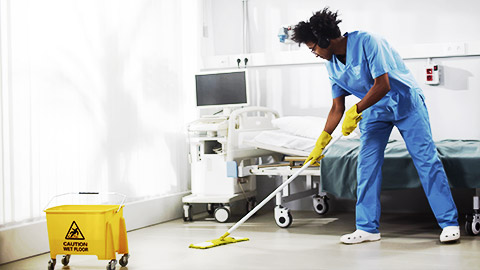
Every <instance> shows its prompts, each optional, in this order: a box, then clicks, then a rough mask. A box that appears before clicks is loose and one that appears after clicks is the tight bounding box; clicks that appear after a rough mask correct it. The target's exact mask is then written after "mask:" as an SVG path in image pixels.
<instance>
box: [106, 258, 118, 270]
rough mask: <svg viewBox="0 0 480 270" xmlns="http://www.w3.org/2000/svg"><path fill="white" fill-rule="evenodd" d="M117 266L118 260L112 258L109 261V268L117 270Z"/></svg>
mask: <svg viewBox="0 0 480 270" xmlns="http://www.w3.org/2000/svg"><path fill="white" fill-rule="evenodd" d="M116 267H117V260H111V261H109V262H108V265H107V270H115V268H116Z"/></svg>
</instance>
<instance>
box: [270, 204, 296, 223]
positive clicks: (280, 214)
mask: <svg viewBox="0 0 480 270" xmlns="http://www.w3.org/2000/svg"><path fill="white" fill-rule="evenodd" d="M274 212H275V223H277V225H278V227H280V228H288V227H290V225H292V222H293V217H292V214H291V213H290V209H288V208H286V207H283V206H281V205H278V206H276V207H275V210H274Z"/></svg>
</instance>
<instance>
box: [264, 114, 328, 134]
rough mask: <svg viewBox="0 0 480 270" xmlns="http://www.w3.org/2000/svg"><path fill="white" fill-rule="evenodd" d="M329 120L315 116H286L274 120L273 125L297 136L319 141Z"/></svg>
mask: <svg viewBox="0 0 480 270" xmlns="http://www.w3.org/2000/svg"><path fill="white" fill-rule="evenodd" d="M326 122H327V119H325V118H322V117H314V116H286V117H280V118H276V119H273V120H272V124H273V125H274V126H275V127H277V128H279V129H281V130H283V131H286V132H288V133H290V134H293V135H296V136H302V137H307V138H311V139H315V140H316V139H317V138H318V136H320V134H321V133H322V131H323V129H324V128H325V123H326Z"/></svg>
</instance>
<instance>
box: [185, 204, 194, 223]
mask: <svg viewBox="0 0 480 270" xmlns="http://www.w3.org/2000/svg"><path fill="white" fill-rule="evenodd" d="M183 221H193V216H192V206H191V205H190V204H184V205H183Z"/></svg>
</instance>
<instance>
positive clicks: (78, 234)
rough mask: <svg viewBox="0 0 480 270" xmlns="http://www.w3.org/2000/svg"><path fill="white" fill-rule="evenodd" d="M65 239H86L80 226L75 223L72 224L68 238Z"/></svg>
mask: <svg viewBox="0 0 480 270" xmlns="http://www.w3.org/2000/svg"><path fill="white" fill-rule="evenodd" d="M65 239H67V240H85V237H84V236H83V234H82V231H80V228H78V225H77V223H76V222H75V221H73V222H72V225H71V226H70V229H68V232H67V236H65Z"/></svg>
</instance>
